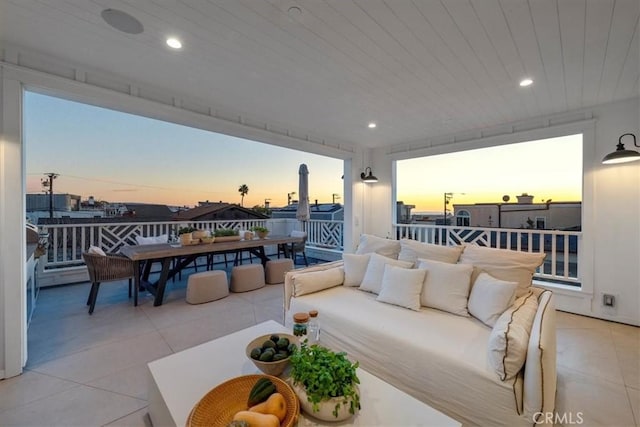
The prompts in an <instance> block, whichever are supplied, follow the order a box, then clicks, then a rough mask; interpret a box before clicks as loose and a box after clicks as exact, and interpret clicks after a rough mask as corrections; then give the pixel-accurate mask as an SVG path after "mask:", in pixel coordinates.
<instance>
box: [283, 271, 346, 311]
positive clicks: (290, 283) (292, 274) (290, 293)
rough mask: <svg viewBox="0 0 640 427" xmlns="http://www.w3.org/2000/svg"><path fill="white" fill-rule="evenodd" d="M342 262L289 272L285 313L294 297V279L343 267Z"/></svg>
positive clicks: (286, 275) (285, 288)
mask: <svg viewBox="0 0 640 427" xmlns="http://www.w3.org/2000/svg"><path fill="white" fill-rule="evenodd" d="M342 265H343V263H342V260H340V261H333V262H327V263H324V264H319V265H314V266H312V267H306V268H301V269H299V270H291V271H288V272H287V274H285V276H284V312H285V313H286V312H287V311H289V307H290V305H291V298H292V297H293V279H294V277H296V276H297V275H299V274H305V273H312V272H314V271H324V270H329V269H330V268H335V267H342Z"/></svg>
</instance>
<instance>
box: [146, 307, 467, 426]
mask: <svg viewBox="0 0 640 427" xmlns="http://www.w3.org/2000/svg"><path fill="white" fill-rule="evenodd" d="M289 332H290V331H289V330H288V329H287V328H285V327H284V326H282V325H280V324H279V323H276V322H274V321H272V320H270V321H267V322H264V323H260V324H258V325H255V326H252V327H250V328H247V329H243V330H241V331H238V332H235V333H233V334H230V335H227V336H224V337H221V338H218V339H215V340H212V341H209V342H207V343H204V344H201V345H199V346H196V347H192V348H190V349H187V350H184V351H181V352H179V353H175V354H172V355H170V356H167V357H164V358H162V359H158V360H155V361H153V362H151V363H149V364H148V374H149V416H150V418H151V422H152V423H153V425H154V426H183V425H185V423H186V421H187V417H188V416H189V412H190V411H191V408H193V406H194V405H195V404H196V403H197V402H198V401H199V400H200V399H201V398H202V396H204V395H205V394H206V393H207V392H208V391H209V390H211V389H212V388H214V387H215V386H217V385H218V384H220V383H222V382H224V381H226V380H228V379H231V378H233V377H237V376H239V375H247V374H256V373H260V371H259V370H258V368H256V366H255V365H254V364H253V363H252V362H251V361H250V360H249V359H247V357H246V356H245V354H244V351H245V347H246V345H247V343H249V342H250V341H251V340H252V339H254V338H255V337H257V336H259V335H265V334H271V333H289ZM358 378H360V394H361V396H360V401H361V405H362V410H361V411H360V412H359V413H358V414H357V415H356V416H355V417H352V418H351V419H349V420H347V421H345V422H341V423H335V422H332V423H326V424H323V422H322V421H318V420H315V419H313V418H311V417H309V416H306V415H305V414H302V413H301V417H300V421H299V422H298V426H316V425H332V426H342V425H356V426H358V425H360V426H375V425H379V426H392V425H396V426H401V425H402V426H410V425H421V426H460V425H461V424H460V423H459V422H457V421H455V420H454V419H452V418H449V417H448V416H446V415H444V414H442V413H441V412H438V411H437V410H435V409H433V408H431V407H430V406H428V405H426V404H425V403H422V402H420V401H419V400H417V399H415V398H413V397H411V396H409V395H408V394H406V393H404V392H402V391H400V390H398V389H397V388H395V387H393V386H392V385H390V384H388V383H385V382H384V381H382V380H380V379H379V378H377V377H375V376H373V375H371V374H369V373H368V372H366V371H365V370H363V369H358Z"/></svg>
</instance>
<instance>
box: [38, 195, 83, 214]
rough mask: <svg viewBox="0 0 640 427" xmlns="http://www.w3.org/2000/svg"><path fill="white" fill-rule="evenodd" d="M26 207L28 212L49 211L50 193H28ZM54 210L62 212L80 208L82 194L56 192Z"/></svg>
mask: <svg viewBox="0 0 640 427" xmlns="http://www.w3.org/2000/svg"><path fill="white" fill-rule="evenodd" d="M26 209H27V212H37V211H47V212H49V195H48V194H42V193H35V194H27V197H26ZM53 210H54V211H61V212H70V211H77V210H80V196H76V195H75V194H54V195H53Z"/></svg>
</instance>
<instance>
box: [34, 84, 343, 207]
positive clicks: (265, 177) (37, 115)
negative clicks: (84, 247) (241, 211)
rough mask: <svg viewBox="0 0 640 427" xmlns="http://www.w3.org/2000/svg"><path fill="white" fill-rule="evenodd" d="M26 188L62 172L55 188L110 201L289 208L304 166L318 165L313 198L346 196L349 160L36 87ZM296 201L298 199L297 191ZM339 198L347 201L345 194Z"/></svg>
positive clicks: (38, 185) (328, 199)
mask: <svg viewBox="0 0 640 427" xmlns="http://www.w3.org/2000/svg"><path fill="white" fill-rule="evenodd" d="M25 135H26V144H25V146H26V159H27V160H26V163H27V192H29V193H37V192H40V191H41V190H42V185H41V183H40V179H41V178H42V177H43V174H44V173H46V172H54V173H58V174H60V176H59V177H58V178H57V179H56V180H55V181H54V193H70V194H77V195H80V196H81V197H82V199H83V200H85V199H87V198H88V197H89V196H94V197H95V198H96V200H105V201H109V202H123V201H128V202H144V203H163V204H169V205H179V206H181V205H186V206H193V205H196V204H197V203H198V201H204V200H210V201H220V200H222V201H224V202H230V203H240V193H239V192H238V187H239V186H240V185H242V184H246V185H247V186H248V187H249V193H248V194H247V195H246V196H245V198H244V206H248V207H251V206H255V205H264V201H265V199H271V202H270V203H271V206H284V205H286V204H287V193H291V192H294V191H295V192H297V191H298V168H299V166H300V164H301V163H305V164H307V166H308V169H309V199H310V200H311V202H312V203H313V201H314V200H315V199H318V201H319V202H331V201H332V195H333V193H337V194H339V195H340V197H341V196H342V193H343V182H342V178H341V177H342V174H343V161H342V160H339V159H332V158H329V157H324V156H318V155H315V154H308V153H303V152H301V151H295V150H290V149H286V148H281V147H276V146H272V145H267V144H263V143H258V142H254V141H248V140H245V139H241V138H235V137H231V136H227V135H222V134H217V133H213V132H209V131H203V130H199V129H194V128H189V127H186V126H181V125H176V124H173V123H167V122H162V121H159V120H154V119H149V118H145V117H140V116H135V115H131V114H126V113H121V112H117V111H113V110H108V109H104V108H99V107H94V106H91V105H86V104H80V103H76V102H71V101H67V100H63V99H59V98H53V97H49V96H45V95H40V94H36V93H33V92H27V93H26V96H25ZM293 197H294V199H295V198H297V195H294V196H293ZM337 201H342V200H341V199H339V200H337Z"/></svg>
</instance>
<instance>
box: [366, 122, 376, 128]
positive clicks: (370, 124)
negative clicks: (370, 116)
mask: <svg viewBox="0 0 640 427" xmlns="http://www.w3.org/2000/svg"><path fill="white" fill-rule="evenodd" d="M367 126H368V127H369V129H374V128H375V127H376V126H378V125H377V124H375V123H374V122H371V123H369V124H368V125H367Z"/></svg>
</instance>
